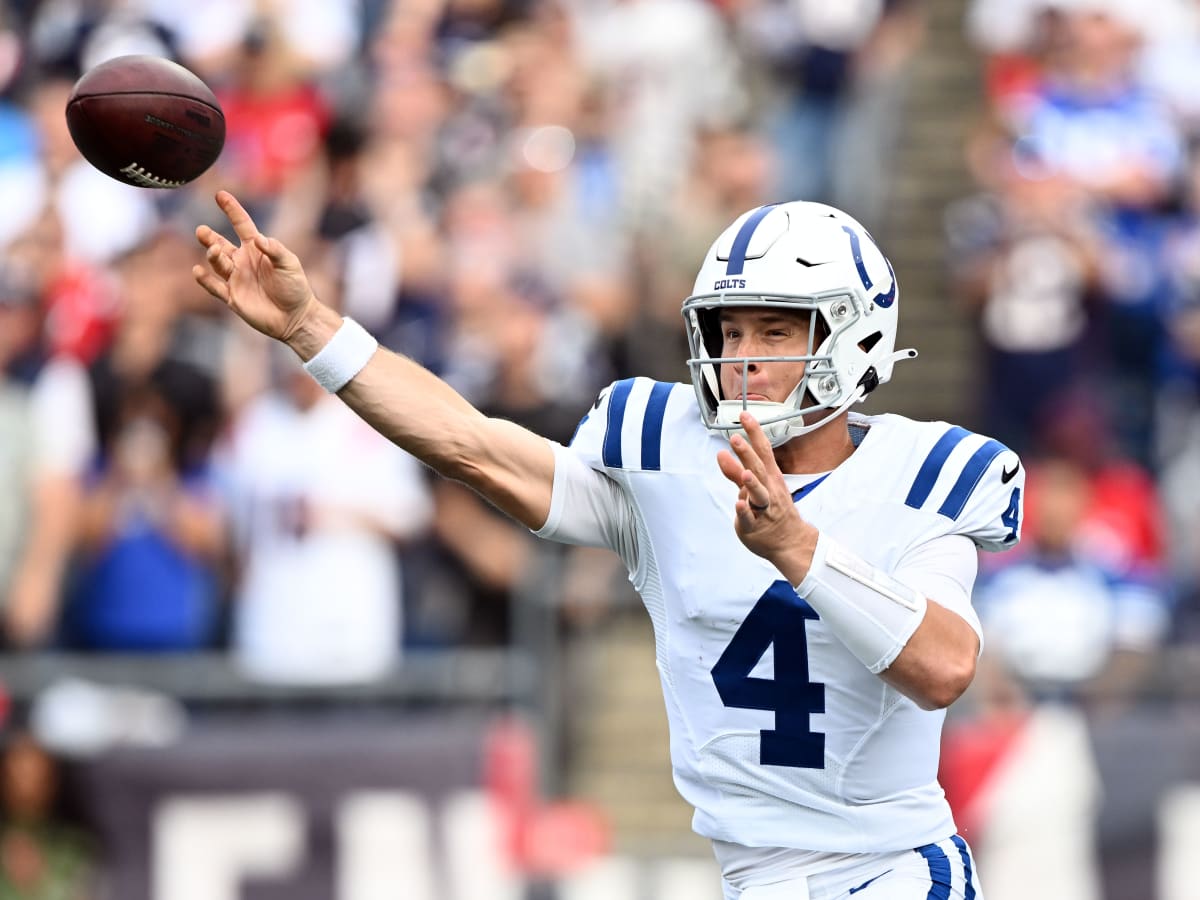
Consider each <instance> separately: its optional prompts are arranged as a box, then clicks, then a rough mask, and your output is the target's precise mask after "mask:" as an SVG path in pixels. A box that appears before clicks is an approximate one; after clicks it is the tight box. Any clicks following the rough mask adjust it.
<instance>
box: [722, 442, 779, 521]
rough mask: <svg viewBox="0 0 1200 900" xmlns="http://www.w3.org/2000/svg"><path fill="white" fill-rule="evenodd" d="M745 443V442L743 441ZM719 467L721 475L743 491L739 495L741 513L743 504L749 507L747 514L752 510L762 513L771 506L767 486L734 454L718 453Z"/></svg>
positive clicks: (725, 451)
mask: <svg viewBox="0 0 1200 900" xmlns="http://www.w3.org/2000/svg"><path fill="white" fill-rule="evenodd" d="M743 443H745V442H744V441H743ZM717 465H718V466H719V467H720V469H721V474H722V475H724V476H725V477H726V478H728V479H729V480H730V481H732V482H733V483H734V484H735V485H737V486H738V487H739V488H740V489H741V493H740V494H739V495H738V505H739V512H740V511H741V510H740V507H741V505H742V504H743V503H745V504H746V505H747V507H746V509H747V512H748V511H750V509H752V508H753V509H754V510H755V511H756V512H762V509H763V507H766V506H769V505H770V502H771V495H770V491H768V490H767V486H766V485H765V484H764V483H763V481H762V480H761V479H760V478H759V477H758V476H757V475H756V474H755V473H754V472H753V471H752V470H751V469H749V468H747V467H746V466H744V465H742V463H741V462H739V460H738V458H737V457H735V456H734V455H733V454H732V453H730V452H729V451H728V450H722V451H721V452H720V453H718V454H717Z"/></svg>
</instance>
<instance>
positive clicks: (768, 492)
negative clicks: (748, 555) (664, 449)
mask: <svg viewBox="0 0 1200 900" xmlns="http://www.w3.org/2000/svg"><path fill="white" fill-rule="evenodd" d="M740 421H741V425H742V428H743V430H744V431H745V432H746V437H742V436H741V435H740V434H735V435H733V437H732V438H730V441H729V445H730V447H731V449H732V451H733V452H732V453H731V452H730V451H729V450H722V451H721V452H720V453H718V454H717V465H719V466H720V467H721V473H722V474H723V475H724V476H725V477H726V478H728V479H729V480H730V481H732V482H733V483H734V484H736V485H737V486H738V488H739V490H738V498H737V503H736V504H735V505H734V512H735V514H736V519H735V521H734V530H735V531H736V532H737V536H738V538H739V539H740V540H741V542H742V543H743V544H745V545H746V547H747V548H748V549H749V550H751V551H752V552H754V553H756V554H758V555H759V556H761V557H763V558H764V559H766V560H768V561H770V562H772V563H774V564H775V565H776V567H777V568H778V569H779V570H780V571H781V572H782V573H783V574H784V575H785V576H787V577H788V579H789V580H790V581H791V582H792V583H793V584H797V583H799V582H800V581H802V580H803V579H804V575H805V574H807V572H808V566H809V564H810V563H811V562H812V553H813V549H814V548H815V547H816V544H817V529H816V528H814V527H813V526H812V525H810V524H809V523H808V522H805V521H804V519H803V518H801V516H800V513H799V511H798V510H797V509H796V504H795V503H793V502H792V493H791V491H789V490H788V486H787V483H786V482H785V481H784V480H783V473H782V472H781V471H780V470H779V464H778V463H777V462H776V461H775V451H774V450H773V449H772V448H771V442H770V441H768V440H767V436H766V434H765V433H764V432H763V430H762V426H761V425H759V424H758V420H757V419H755V418H754V416H752V415H751V414H750V413H748V412H743V413H742V416H741V420H740ZM734 454H737V455H736V456H735V455H734ZM801 570H802V571H801ZM797 575H799V577H796V576H797Z"/></svg>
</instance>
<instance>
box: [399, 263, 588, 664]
mask: <svg viewBox="0 0 1200 900" xmlns="http://www.w3.org/2000/svg"><path fill="white" fill-rule="evenodd" d="M476 292H481V293H482V295H483V296H484V297H486V298H487V303H486V304H483V303H477V304H476V305H474V306H472V313H471V317H470V320H469V321H470V328H471V332H470V335H471V338H473V344H474V346H475V350H474V351H471V352H463V353H456V354H454V358H459V357H463V358H469V359H471V360H473V361H474V362H476V363H482V367H481V368H480V369H479V370H478V371H476V372H474V373H472V379H473V380H472V383H471V385H470V393H469V395H468V396H469V397H470V398H471V400H472V402H473V403H474V404H475V405H476V406H477V407H478V408H479V409H480V410H482V411H483V412H484V414H485V415H488V416H492V417H499V418H503V419H508V420H510V421H513V422H516V423H518V424H519V425H522V426H524V427H526V428H530V429H536V430H537V432H536V433H538V434H542V435H544V436H546V437H547V438H549V439H551V440H557V441H559V442H562V443H567V442H569V441H570V439H571V436H572V435H573V434H574V431H575V427H576V425H577V424H578V415H579V401H578V398H577V396H576V392H578V391H583V392H585V393H586V392H589V391H590V392H593V393H594V392H595V391H596V390H598V389H599V385H598V384H596V383H594V382H593V381H592V380H591V379H592V378H594V377H595V376H596V367H595V366H594V365H589V364H588V359H589V357H588V353H587V345H586V340H587V332H586V329H583V330H582V331H581V329H580V327H579V323H578V321H577V319H576V318H575V317H574V316H573V315H571V314H570V313H569V312H565V313H564V312H563V311H556V310H555V308H554V306H553V305H552V299H551V298H550V297H548V296H547V295H544V294H539V293H538V292H537V290H536V285H534V284H531V283H529V282H522V281H517V282H512V283H510V284H509V285H508V286H507V287H505V286H499V285H487V284H480V283H479V282H476V281H472V282H466V281H464V282H463V284H462V285H460V293H470V294H472V295H474V294H475V293H476ZM464 302H472V301H467V300H464ZM449 375H450V377H452V378H454V377H455V372H454V370H453V369H452V370H451V372H450V373H449ZM456 380H457V381H458V382H459V383H460V384H462V383H463V382H464V380H465V379H464V378H456ZM434 491H435V497H436V499H437V504H436V515H435V519H434V528H435V533H436V536H437V539H438V540H437V545H436V549H437V551H438V553H439V554H440V559H439V560H438V563H439V564H438V565H437V568H436V569H434V571H433V572H431V573H430V576H429V584H428V587H427V591H426V597H425V598H424V603H425V605H426V606H427V607H430V608H429V609H427V610H426V611H425V612H424V613H423V614H422V618H423V620H424V621H425V622H427V623H428V625H427V626H426V628H425V634H424V635H423V640H425V641H427V642H434V641H438V642H441V643H467V644H475V645H479V644H483V645H503V644H506V643H508V642H510V641H511V640H512V639H513V637H514V635H513V632H512V614H513V608H514V604H515V603H516V602H517V601H518V599H519V594H520V591H521V590H522V588H523V587H524V586H525V585H526V583H527V581H526V580H527V579H528V578H529V577H531V576H532V575H534V574H536V573H535V569H536V567H535V565H534V560H535V558H536V555H537V552H538V550H537V547H536V544H537V542H536V539H535V538H534V537H533V536H532V535H531V534H530V533H529V531H528V530H527V529H525V528H523V527H522V526H521V525H519V524H517V523H515V522H513V521H512V520H511V519H509V518H508V517H506V516H503V515H501V514H500V513H499V512H497V511H496V510H495V509H494V508H493V507H492V506H490V505H489V504H488V503H486V502H485V501H484V500H482V499H481V498H480V497H479V496H478V495H476V494H475V493H473V492H472V491H470V490H468V489H467V488H465V487H463V486H462V485H460V484H457V483H455V482H451V481H446V480H444V479H438V480H437V481H436V482H435V484H434Z"/></svg>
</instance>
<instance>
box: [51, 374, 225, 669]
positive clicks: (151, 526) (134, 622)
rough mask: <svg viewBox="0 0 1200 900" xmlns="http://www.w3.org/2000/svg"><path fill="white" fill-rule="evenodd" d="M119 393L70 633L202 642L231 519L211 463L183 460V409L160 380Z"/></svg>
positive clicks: (91, 646)
mask: <svg viewBox="0 0 1200 900" xmlns="http://www.w3.org/2000/svg"><path fill="white" fill-rule="evenodd" d="M121 399H122V403H121V406H120V409H119V411H118V413H117V417H116V422H115V423H113V426H114V431H113V433H112V434H111V435H110V436H109V439H108V441H107V442H106V447H105V456H104V460H103V462H102V464H101V466H100V469H99V471H98V472H97V474H96V476H95V478H94V480H93V481H92V483H91V484H90V485H89V488H88V491H87V496H86V499H85V501H84V504H83V510H82V515H81V525H80V532H81V535H80V550H81V557H82V558H81V560H80V572H79V579H78V586H77V589H76V591H75V592H74V595H73V597H72V599H71V602H70V605H69V607H68V610H67V616H66V617H67V623H66V624H67V628H66V631H67V641H68V642H69V644H70V645H71V646H74V647H78V648H80V649H85V650H102V651H166V650H174V651H181V650H203V649H206V648H208V647H210V646H212V645H213V644H214V643H215V637H216V623H217V613H218V610H217V599H218V595H217V587H218V585H217V581H216V572H217V563H218V561H219V560H220V556H221V553H222V551H223V549H224V546H225V528H224V519H223V517H222V515H221V513H220V510H219V508H218V506H217V505H216V502H215V497H214V494H213V490H212V487H211V485H210V484H209V483H208V480H207V478H206V477H205V473H204V472H203V470H202V469H199V468H195V467H193V468H190V469H188V470H181V469H180V468H179V466H178V456H177V454H176V452H175V451H174V447H175V446H176V445H177V444H178V441H179V438H178V435H179V431H180V427H179V419H178V411H177V410H176V409H174V408H172V407H171V406H170V405H169V404H168V403H167V401H166V399H165V398H164V397H163V396H162V395H161V394H159V393H158V392H156V391H155V390H154V389H153V388H145V389H143V390H138V389H134V390H131V391H129V392H127V393H125V394H124V395H123V396H122V398H121Z"/></svg>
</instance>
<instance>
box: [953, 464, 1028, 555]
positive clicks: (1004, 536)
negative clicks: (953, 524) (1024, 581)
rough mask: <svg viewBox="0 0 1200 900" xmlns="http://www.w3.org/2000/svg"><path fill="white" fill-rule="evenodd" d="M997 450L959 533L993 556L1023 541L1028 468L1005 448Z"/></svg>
mask: <svg viewBox="0 0 1200 900" xmlns="http://www.w3.org/2000/svg"><path fill="white" fill-rule="evenodd" d="M992 443H996V442H994V441H993V442H992ZM997 446H999V447H1000V452H999V453H997V454H996V456H995V458H994V459H992V460H991V461H990V462H989V463H988V465H987V466H985V467H984V468H983V471H982V473H981V474H980V476H979V481H978V483H977V484H976V485H975V487H974V489H973V490H972V491H971V493H970V496H969V497H968V499H967V502H966V504H965V505H964V507H963V511H962V514H961V515H960V516H959V518H958V520H957V521H958V523H959V527H958V528H957V529H956V532H957V533H958V534H964V535H966V536H967V537H969V538H970V539H971V540H973V541H974V542H975V543H976V545H978V546H979V548H980V549H982V550H989V551H993V552H995V551H999V550H1007V549H1009V548H1010V547H1015V546H1016V545H1017V542H1018V541H1020V539H1021V521H1022V510H1023V509H1024V504H1023V499H1022V498H1023V495H1024V493H1025V467H1024V466H1022V465H1021V460H1020V457H1018V456H1017V454H1016V453H1014V452H1013V451H1012V450H1009V449H1008V448H1007V447H1005V446H1003V445H1002V444H998V445H997Z"/></svg>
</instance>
